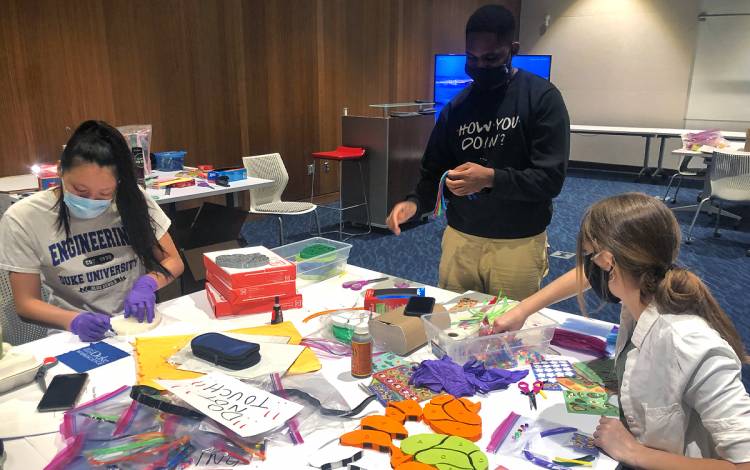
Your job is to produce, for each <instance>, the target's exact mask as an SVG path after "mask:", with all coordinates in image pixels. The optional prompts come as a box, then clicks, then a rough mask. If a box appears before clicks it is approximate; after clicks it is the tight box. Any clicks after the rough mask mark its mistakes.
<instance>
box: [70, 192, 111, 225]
mask: <svg viewBox="0 0 750 470" xmlns="http://www.w3.org/2000/svg"><path fill="white" fill-rule="evenodd" d="M63 200H64V201H65V205H66V206H68V210H69V211H70V213H71V214H72V215H73V217H76V218H78V219H95V218H96V217H99V216H100V215H102V214H103V213H104V211H106V210H107V209H108V208H109V206H111V205H112V199H89V198H85V197H81V196H78V195H75V194H73V193H69V192H68V191H65V190H63Z"/></svg>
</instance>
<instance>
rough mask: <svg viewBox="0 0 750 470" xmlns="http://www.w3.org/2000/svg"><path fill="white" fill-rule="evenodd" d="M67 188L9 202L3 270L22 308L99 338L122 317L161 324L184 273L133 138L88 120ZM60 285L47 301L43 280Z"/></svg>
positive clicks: (69, 154) (70, 146)
mask: <svg viewBox="0 0 750 470" xmlns="http://www.w3.org/2000/svg"><path fill="white" fill-rule="evenodd" d="M60 173H61V178H62V186H61V187H58V188H54V189H49V190H47V191H40V192H38V193H36V194H34V195H33V196H30V197H28V198H26V199H24V200H22V201H20V202H18V203H16V204H14V205H13V206H11V207H10V209H8V211H7V212H6V213H5V215H4V216H3V218H2V219H1V220H0V246H2V250H0V269H3V270H7V271H9V272H10V282H11V288H12V290H13V297H14V300H15V304H16V310H17V311H18V314H19V315H20V316H21V317H23V318H25V319H28V320H32V321H35V322H39V323H43V324H46V325H50V326H52V327H54V328H61V329H66V330H70V331H71V332H73V333H74V334H76V335H78V337H79V338H80V339H81V340H82V341H98V340H100V339H102V338H103V337H104V335H105V333H106V332H107V330H109V329H110V316H111V315H117V314H120V313H123V312H124V314H125V316H126V317H130V316H132V317H135V318H137V319H138V321H141V322H142V321H148V322H151V321H153V318H154V304H155V301H156V291H157V290H158V289H160V288H161V287H164V286H165V285H167V284H169V283H170V282H171V281H172V280H174V279H175V278H176V277H177V276H179V275H180V274H182V271H183V264H182V261H181V260H180V256H179V254H178V253H177V249H176V248H175V246H174V243H173V242H172V238H171V237H170V236H169V234H168V233H167V229H168V228H169V225H170V221H169V218H168V217H167V216H166V215H165V214H164V212H162V210H161V209H160V208H159V206H158V205H157V204H156V203H155V202H154V201H153V200H152V199H151V198H150V197H148V196H147V195H146V194H145V193H144V192H143V191H142V190H141V189H140V188H139V187H138V185H137V183H136V176H135V168H134V165H133V158H132V154H131V153H130V149H129V147H128V144H127V143H126V142H125V139H124V138H123V136H122V134H120V133H119V132H118V131H117V130H116V129H115V128H113V127H112V126H110V125H108V124H106V123H104V122H102V121H86V122H84V123H83V124H81V125H80V126H79V127H78V129H76V131H75V132H74V133H73V136H72V137H71V138H70V140H69V141H68V143H67V145H66V147H65V150H64V151H63V154H62V158H61V161H60ZM42 282H44V284H45V285H46V286H48V287H49V288H50V289H51V290H52V293H51V296H50V299H49V301H48V302H44V301H42V300H41V283H42Z"/></svg>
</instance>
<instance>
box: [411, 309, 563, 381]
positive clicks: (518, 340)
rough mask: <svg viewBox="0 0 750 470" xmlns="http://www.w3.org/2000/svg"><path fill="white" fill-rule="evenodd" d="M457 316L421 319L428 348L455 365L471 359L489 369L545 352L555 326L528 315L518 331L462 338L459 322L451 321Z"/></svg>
mask: <svg viewBox="0 0 750 470" xmlns="http://www.w3.org/2000/svg"><path fill="white" fill-rule="evenodd" d="M452 315H453V318H456V314H450V313H445V312H443V313H433V314H429V315H423V316H422V323H423V324H424V329H425V334H426V335H427V345H428V347H430V348H431V349H432V353H433V354H434V355H435V356H437V357H438V358H440V357H443V356H444V355H446V354H447V355H449V356H450V357H451V358H452V359H453V360H454V361H455V362H457V363H458V364H463V363H464V362H466V361H468V360H469V359H471V358H472V357H473V358H475V359H479V360H481V361H484V362H485V364H486V365H487V366H488V367H502V368H506V369H507V368H512V367H516V366H518V365H523V364H519V363H518V360H517V359H518V357H519V356H521V357H523V356H528V355H529V354H528V353H531V352H538V353H542V354H544V353H546V352H547V350H548V348H549V344H550V341H552V336H553V335H554V333H555V328H556V327H557V326H558V323H557V322H556V321H554V320H552V319H551V318H549V317H547V316H546V315H543V314H541V313H535V314H534V315H532V316H530V317H529V318H528V320H526V323H525V324H524V328H523V329H522V330H519V331H511V332H508V333H500V334H496V335H489V336H476V334H475V333H474V334H467V335H466V336H468V337H466V336H464V334H463V333H462V331H463V330H462V329H461V328H460V326H459V325H458V323H459V322H457V321H455V320H454V321H451V318H452V317H451V316H452Z"/></svg>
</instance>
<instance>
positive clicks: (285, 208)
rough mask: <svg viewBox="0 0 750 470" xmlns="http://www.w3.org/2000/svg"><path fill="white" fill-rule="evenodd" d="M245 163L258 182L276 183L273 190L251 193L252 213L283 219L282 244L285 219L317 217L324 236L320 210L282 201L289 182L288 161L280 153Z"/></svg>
mask: <svg viewBox="0 0 750 470" xmlns="http://www.w3.org/2000/svg"><path fill="white" fill-rule="evenodd" d="M242 163H243V165H245V169H247V175H248V176H253V177H256V178H263V179H267V180H272V181H273V182H274V184H273V185H272V186H264V187H262V188H253V189H250V190H249V191H250V213H252V214H269V215H276V216H278V219H279V242H280V244H281V245H283V244H284V221H283V220H282V218H281V216H283V215H303V214H309V213H310V212H312V213H313V216H314V217H315V226H316V228H317V229H318V235H320V221H319V220H318V211H317V209H318V206H316V205H315V204H313V203H310V202H291V201H282V200H281V194H282V193H283V192H284V188H286V185H287V183H288V182H289V173H287V172H286V167H284V161H283V160H282V159H281V155H279V154H278V153H269V154H267V155H257V156H253V157H242Z"/></svg>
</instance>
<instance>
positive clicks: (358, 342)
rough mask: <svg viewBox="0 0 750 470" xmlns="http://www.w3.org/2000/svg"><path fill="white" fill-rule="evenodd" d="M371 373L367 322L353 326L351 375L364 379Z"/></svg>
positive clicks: (370, 346)
mask: <svg viewBox="0 0 750 470" xmlns="http://www.w3.org/2000/svg"><path fill="white" fill-rule="evenodd" d="M371 375H372V336H371V335H370V330H369V329H368V327H367V323H360V324H358V325H357V326H355V327H354V334H353V335H352V377H354V378H357V379H364V378H366V377H369V376H371Z"/></svg>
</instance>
